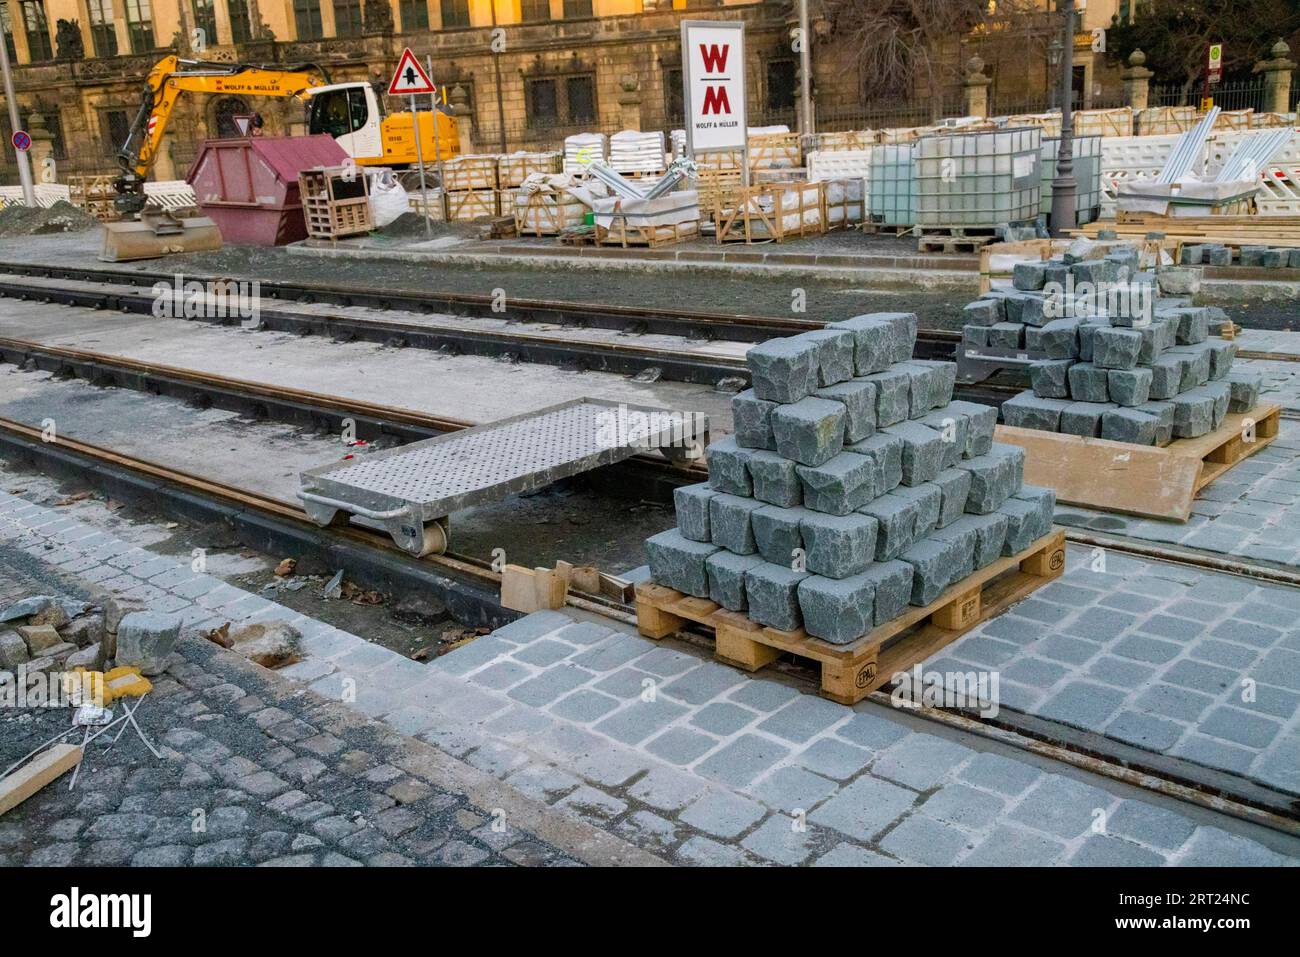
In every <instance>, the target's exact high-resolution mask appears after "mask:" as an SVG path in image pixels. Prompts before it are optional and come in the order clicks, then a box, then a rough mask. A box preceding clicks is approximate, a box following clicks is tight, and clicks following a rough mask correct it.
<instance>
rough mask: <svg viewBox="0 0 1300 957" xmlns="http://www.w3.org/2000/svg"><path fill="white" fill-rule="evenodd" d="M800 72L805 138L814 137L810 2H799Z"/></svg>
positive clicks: (803, 0)
mask: <svg viewBox="0 0 1300 957" xmlns="http://www.w3.org/2000/svg"><path fill="white" fill-rule="evenodd" d="M799 38H800V41H801V42H800V44H799V72H800V73H801V74H803V82H802V83H800V90H799V96H800V104H801V108H802V110H803V116H802V119H803V123H802V124H801V125H802V126H803V130H802V131H801V132H802V133H803V135H804V136H812V135H813V132H814V130H815V125H814V123H813V115H812V35H811V34H810V33H809V31H808V0H799Z"/></svg>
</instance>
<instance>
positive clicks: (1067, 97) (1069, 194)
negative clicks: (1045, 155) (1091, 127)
mask: <svg viewBox="0 0 1300 957" xmlns="http://www.w3.org/2000/svg"><path fill="white" fill-rule="evenodd" d="M1061 14H1062V16H1061V19H1062V25H1061V143H1060V148H1059V149H1058V150H1057V153H1056V177H1055V178H1054V179H1053V180H1052V233H1053V235H1056V236H1063V235H1065V231H1066V230H1069V229H1073V228H1074V226H1075V214H1076V210H1075V197H1076V195H1077V194H1078V191H1079V184H1078V181H1077V180H1076V179H1075V178H1074V111H1073V106H1074V0H1061Z"/></svg>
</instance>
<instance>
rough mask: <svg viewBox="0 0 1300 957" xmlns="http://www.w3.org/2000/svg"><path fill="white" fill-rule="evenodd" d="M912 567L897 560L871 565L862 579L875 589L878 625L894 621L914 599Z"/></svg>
mask: <svg viewBox="0 0 1300 957" xmlns="http://www.w3.org/2000/svg"><path fill="white" fill-rule="evenodd" d="M912 574H913V573H912V566H911V565H909V564H908V563H907V562H904V561H899V560H897V559H894V560H891V561H883V562H876V563H875V564H873V565H870V566H869V567H868V568H867V570H866V571H865V572H863V573H862V577H863V578H865V579H867V580H869V581H870V582H871V583H872V585H873V586H874V588H875V593H874V594H875V617H876V624H877V625H883V624H885V623H886V622H889V621H893V620H894V619H895V618H897V617H898V616H899V615H901V614H902V613H903V612H904V611H906V610H907V606H908V604H909V603H910V602H911V599H912Z"/></svg>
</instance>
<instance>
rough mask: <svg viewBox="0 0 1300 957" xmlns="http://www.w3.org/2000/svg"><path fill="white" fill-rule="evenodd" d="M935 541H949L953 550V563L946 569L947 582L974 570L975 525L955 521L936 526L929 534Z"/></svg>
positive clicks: (958, 578) (961, 577)
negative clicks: (941, 526) (946, 524)
mask: <svg viewBox="0 0 1300 957" xmlns="http://www.w3.org/2000/svg"><path fill="white" fill-rule="evenodd" d="M930 537H931V538H932V539H934V540H935V541H939V542H947V543H949V544H950V545H951V546H952V547H953V549H954V551H953V557H952V562H953V564H952V565H951V566H950V567H949V570H948V584H952V583H953V582H955V581H960V580H961V579H963V578H965V577H967V576H968V575H970V574H971V572H973V571H975V542H976V538H977V535H976V532H975V526H974V525H972V524H969V523H966V522H962V521H957V522H953V523H952V524H951V525H948V526H945V527H944V528H937V529H935V530H934V533H933V534H932V535H931V536H930Z"/></svg>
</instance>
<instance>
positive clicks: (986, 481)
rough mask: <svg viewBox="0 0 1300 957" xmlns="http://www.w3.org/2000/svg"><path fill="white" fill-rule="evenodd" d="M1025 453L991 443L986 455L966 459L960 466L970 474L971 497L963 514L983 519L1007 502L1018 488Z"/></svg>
mask: <svg viewBox="0 0 1300 957" xmlns="http://www.w3.org/2000/svg"><path fill="white" fill-rule="evenodd" d="M1024 457H1025V450H1024V449H1022V448H1020V447H1019V446H1017V445H1002V444H999V443H994V445H993V448H992V449H990V450H989V452H988V454H987V455H981V456H979V457H978V458H973V459H967V460H966V461H964V462H962V463H961V465H960V466H959V467H960V468H962V469H963V470H965V471H967V472H969V473H970V477H971V486H970V494H969V495H968V496H967V498H966V511H968V512H971V513H972V514H975V515H986V514H988V513H989V512H992V511H996V510H997V508H998V507H999V506H1000V505H1001V504H1002V503H1003V502H1005V501H1006V500H1007V499H1008V498H1010V497H1011V496H1012V495H1013V494H1014V493H1015V491H1016V490H1017V489H1018V488H1019V487H1020V482H1021V476H1022V475H1023V469H1024Z"/></svg>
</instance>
